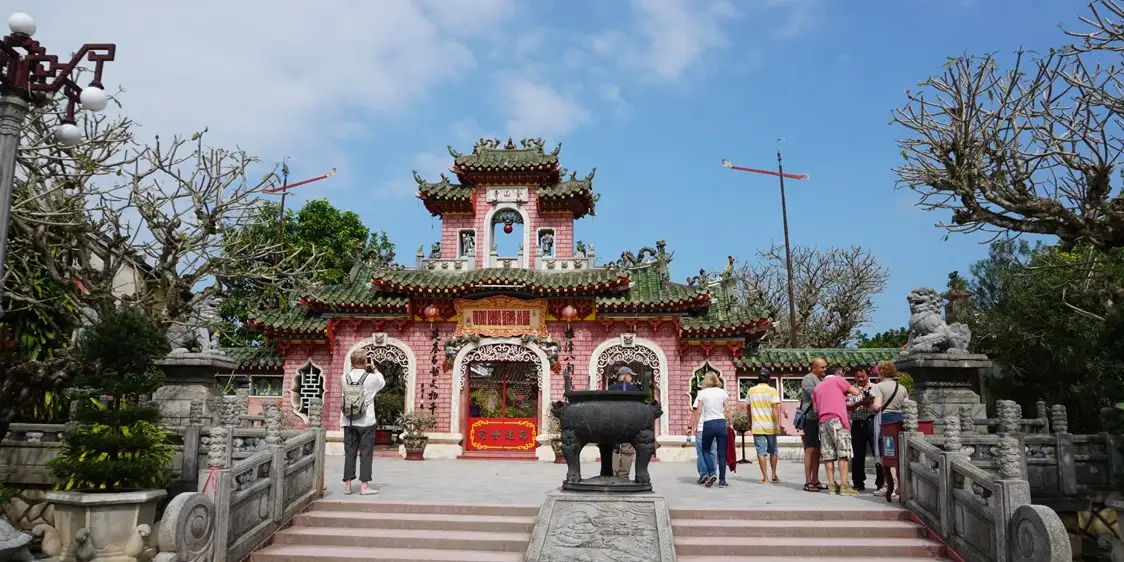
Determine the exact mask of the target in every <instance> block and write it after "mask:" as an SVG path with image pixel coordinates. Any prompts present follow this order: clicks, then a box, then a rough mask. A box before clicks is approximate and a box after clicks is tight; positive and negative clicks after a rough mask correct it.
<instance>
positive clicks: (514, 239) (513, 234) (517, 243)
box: [491, 209, 526, 258]
mask: <svg viewBox="0 0 1124 562" xmlns="http://www.w3.org/2000/svg"><path fill="white" fill-rule="evenodd" d="M525 227H526V225H524V224H523V215H522V214H520V213H519V211H517V210H515V209H499V210H497V211H496V212H495V213H494V214H493V215H492V224H491V229H492V250H493V251H494V252H495V255H496V257H500V258H516V257H519V253H520V251H522V250H523V249H524V248H523V229H524V228H525Z"/></svg>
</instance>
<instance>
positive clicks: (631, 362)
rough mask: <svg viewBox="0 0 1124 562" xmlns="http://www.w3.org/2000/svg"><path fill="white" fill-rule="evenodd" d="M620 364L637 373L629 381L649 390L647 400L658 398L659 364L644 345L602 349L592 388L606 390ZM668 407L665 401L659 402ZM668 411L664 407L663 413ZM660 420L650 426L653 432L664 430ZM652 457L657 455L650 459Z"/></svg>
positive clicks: (656, 357)
mask: <svg viewBox="0 0 1124 562" xmlns="http://www.w3.org/2000/svg"><path fill="white" fill-rule="evenodd" d="M621 367H628V368H629V369H632V372H634V373H636V376H634V377H633V381H632V383H633V384H635V385H636V386H639V387H640V390H641V391H643V392H646V393H647V394H648V402H651V401H652V400H659V399H660V384H661V383H662V380H661V379H662V376H661V375H662V374H663V373H662V372H661V370H662V368H661V364H660V358H659V355H658V354H657V353H656V352H655V350H653V349H651V348H649V347H647V346H644V345H624V344H618V345H612V346H609V347H608V348H606V349H604V350H603V351H602V352H601V354H600V355H598V356H597V358H596V364H595V365H594V369H595V370H596V371H595V375H596V377H597V380H596V381H591V382H596V383H597V384H596V385H594V386H593V388H600V389H602V390H605V389H607V388H609V387H610V386H612V385H614V384H616V383H617V371H618V370H620V368H621ZM661 405H662V406H663V407H664V408H667V404H661ZM667 415H668V413H667V412H666V411H665V412H664V416H667ZM660 427H661V421H660V420H656V422H655V426H654V427H653V428H652V429H653V431H655V432H656V435H661V434H662V433H663V432H662V431H661V429H660ZM652 460H653V461H655V460H657V459H654V458H653V459H652Z"/></svg>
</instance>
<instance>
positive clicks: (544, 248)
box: [537, 228, 554, 258]
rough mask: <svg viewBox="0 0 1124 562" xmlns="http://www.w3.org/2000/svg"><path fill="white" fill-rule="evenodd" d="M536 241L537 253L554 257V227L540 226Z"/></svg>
mask: <svg viewBox="0 0 1124 562" xmlns="http://www.w3.org/2000/svg"><path fill="white" fill-rule="evenodd" d="M537 243H538V255H540V256H542V257H546V258H553V257H554V229H553V228H540V229H539V236H538V239H537Z"/></svg>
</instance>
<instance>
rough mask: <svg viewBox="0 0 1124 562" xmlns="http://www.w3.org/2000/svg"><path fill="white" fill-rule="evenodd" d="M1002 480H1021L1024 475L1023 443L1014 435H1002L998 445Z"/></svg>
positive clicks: (997, 456)
mask: <svg viewBox="0 0 1124 562" xmlns="http://www.w3.org/2000/svg"><path fill="white" fill-rule="evenodd" d="M996 449H998V451H997V452H998V454H997V455H996V460H997V461H998V462H999V479H1000V480H1020V479H1022V477H1023V463H1022V461H1023V451H1022V449H1023V448H1022V445H1021V444H1020V443H1019V440H1018V439H1015V438H1014V437H1001V438H1000V439H999V444H998V446H997V447H996Z"/></svg>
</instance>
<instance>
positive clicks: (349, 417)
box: [340, 350, 386, 496]
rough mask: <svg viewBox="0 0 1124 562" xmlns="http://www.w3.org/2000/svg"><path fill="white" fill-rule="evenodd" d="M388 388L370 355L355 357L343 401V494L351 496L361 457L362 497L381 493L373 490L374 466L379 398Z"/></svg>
mask: <svg viewBox="0 0 1124 562" xmlns="http://www.w3.org/2000/svg"><path fill="white" fill-rule="evenodd" d="M384 386H386V380H385V379H384V378H383V376H382V373H380V372H379V371H378V369H376V368H375V366H374V365H373V364H371V363H370V362H368V361H367V354H366V352H364V351H363V350H357V351H356V352H354V353H352V354H351V370H350V371H348V372H347V373H344V375H343V392H342V393H341V394H342V395H341V399H340V429H342V430H343V493H344V494H349V495H350V494H351V492H352V490H351V481H352V480H355V457H356V453H358V456H359V482H360V484H359V494H360V495H364V496H367V495H371V494H377V493H378V491H377V490H375V489H374V488H371V487H370V482H371V462H372V460H373V458H372V457H373V456H374V452H375V395H376V394H378V393H379V391H380V390H382V388H383V387H384Z"/></svg>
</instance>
